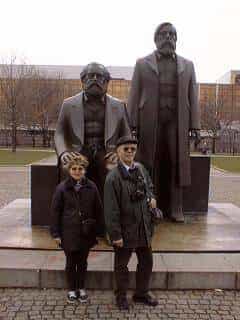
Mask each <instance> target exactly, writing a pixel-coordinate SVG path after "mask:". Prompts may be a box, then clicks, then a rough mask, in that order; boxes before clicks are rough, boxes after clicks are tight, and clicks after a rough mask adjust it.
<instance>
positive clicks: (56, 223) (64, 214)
mask: <svg viewBox="0 0 240 320" xmlns="http://www.w3.org/2000/svg"><path fill="white" fill-rule="evenodd" d="M75 184H76V181H75V180H74V179H72V178H70V177H69V178H67V179H66V180H64V181H62V182H61V183H60V184H59V185H58V186H57V188H56V191H55V193H54V195H53V200H52V208H51V228H50V231H51V235H52V237H54V238H57V237H60V238H61V240H62V248H63V249H64V250H65V251H76V250H79V249H81V248H82V247H84V248H86V247H92V246H94V245H95V244H96V243H97V241H96V236H97V235H101V234H103V232H104V230H103V229H104V227H103V221H101V217H102V216H103V214H102V210H103V208H102V203H101V199H100V196H99V192H98V190H97V187H96V185H95V183H94V182H92V181H91V180H89V179H87V178H84V179H83V183H82V187H81V188H80V190H79V191H75V189H74V185H75ZM79 211H80V214H79ZM87 218H92V219H95V220H96V225H97V231H96V232H93V233H90V235H89V236H87V237H86V236H84V235H83V230H82V229H83V226H82V221H83V220H85V219H87Z"/></svg>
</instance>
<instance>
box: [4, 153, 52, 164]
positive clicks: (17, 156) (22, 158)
mask: <svg viewBox="0 0 240 320" xmlns="http://www.w3.org/2000/svg"><path fill="white" fill-rule="evenodd" d="M54 153H55V152H54V151H53V152H49V151H32V150H29V151H28V150H24V151H23V150H17V151H16V152H12V151H10V150H0V165H26V164H30V163H32V162H35V161H39V160H42V159H44V158H48V157H51V156H52V155H54Z"/></svg>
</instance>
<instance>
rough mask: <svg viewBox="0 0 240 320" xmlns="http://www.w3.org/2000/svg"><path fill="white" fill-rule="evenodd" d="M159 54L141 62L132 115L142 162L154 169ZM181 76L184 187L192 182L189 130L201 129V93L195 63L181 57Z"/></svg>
mask: <svg viewBox="0 0 240 320" xmlns="http://www.w3.org/2000/svg"><path fill="white" fill-rule="evenodd" d="M158 74H159V71H158V66H157V60H156V56H155V53H152V54H151V55H149V56H147V57H144V58H142V59H139V60H138V61H137V63H136V66H135V69H134V74H133V78H132V87H131V90H130V94H129V100H128V112H129V117H130V122H131V125H132V127H133V128H136V130H137V134H138V138H139V150H138V160H139V161H140V162H142V163H143V164H144V165H145V166H146V167H147V168H150V169H152V175H153V177H154V175H155V173H156V172H154V166H155V165H154V161H155V152H156V147H157V138H158V137H157V132H158V107H159V80H158ZM177 74H178V106H177V112H178V115H177V119H178V134H177V138H178V146H179V147H178V181H179V185H180V186H187V185H189V184H190V182H191V176H190V172H191V171H190V157H189V129H200V115H199V108H198V101H197V100H198V98H197V96H198V94H197V93H198V92H197V84H196V79H195V71H194V66H193V63H192V62H191V61H189V60H186V59H184V58H182V57H180V56H178V55H177Z"/></svg>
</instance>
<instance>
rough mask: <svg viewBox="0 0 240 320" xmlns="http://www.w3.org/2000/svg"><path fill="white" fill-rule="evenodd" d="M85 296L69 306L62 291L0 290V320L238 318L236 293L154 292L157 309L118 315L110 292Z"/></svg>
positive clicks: (139, 307) (135, 308) (238, 296)
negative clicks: (79, 301) (82, 301)
mask: <svg viewBox="0 0 240 320" xmlns="http://www.w3.org/2000/svg"><path fill="white" fill-rule="evenodd" d="M88 293H89V298H90V299H89V302H88V303H86V304H80V303H75V304H74V305H69V304H67V302H66V291H64V290H57V289H48V290H37V289H0V319H1V320H3V319H4V320H10V319H14V320H20V319H21V320H23V319H46V320H50V319H85V320H86V319H88V320H90V319H103V320H104V319H114V320H117V319H142V320H143V319H152V320H154V319H177V320H184V319H186V320H194V319H209V320H239V319H240V292H239V291H216V290H211V291H210V290H205V291H202V290H199V291H191V290H189V291H155V292H154V294H155V295H156V297H157V298H158V299H159V305H158V306H157V307H155V308H154V307H146V306H143V305H141V304H132V303H131V308H130V311H121V312H120V311H118V309H117V308H116V306H115V303H114V297H113V293H112V292H111V291H89V292H88ZM129 298H130V297H129ZM129 301H131V300H130V299H129Z"/></svg>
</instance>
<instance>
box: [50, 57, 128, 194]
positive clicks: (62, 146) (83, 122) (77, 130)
mask: <svg viewBox="0 0 240 320" xmlns="http://www.w3.org/2000/svg"><path fill="white" fill-rule="evenodd" d="M109 80H110V74H109V72H108V70H107V69H106V68H105V67H104V66H103V65H101V64H99V63H90V64H88V65H87V66H86V67H85V68H84V69H83V71H82V73H81V81H82V87H83V90H82V91H81V92H80V93H78V94H77V95H75V96H73V97H70V98H68V99H65V100H64V102H63V105H62V108H61V111H60V115H59V119H58V122H57V128H56V133H55V147H56V151H57V155H58V157H59V161H60V163H61V164H63V165H64V164H67V163H68V162H69V161H70V160H71V159H73V158H75V157H76V156H78V155H79V154H83V155H85V156H86V157H87V158H88V161H89V163H90V164H89V167H88V171H87V176H88V178H90V179H92V180H93V181H94V182H95V183H96V184H97V186H98V189H99V191H100V194H101V195H102V196H103V187H104V181H105V176H106V173H107V171H108V170H107V168H108V167H110V166H112V165H114V164H115V163H116V154H114V152H113V151H114V150H115V148H116V142H117V140H118V139H119V138H120V137H122V136H125V135H128V134H130V128H129V124H128V121H127V117H126V108H125V105H124V103H123V102H121V101H120V100H118V99H116V98H113V97H111V96H110V95H108V94H107V93H106V92H107V88H108V83H109Z"/></svg>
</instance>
